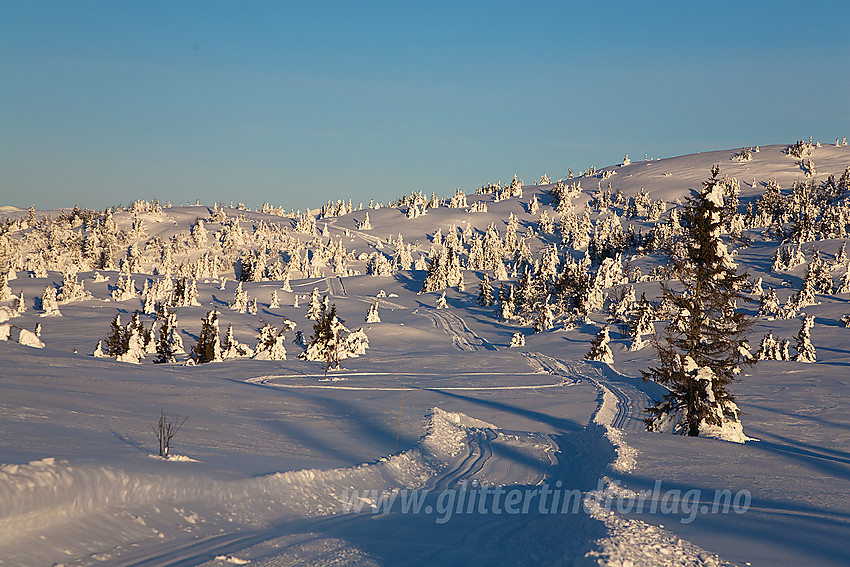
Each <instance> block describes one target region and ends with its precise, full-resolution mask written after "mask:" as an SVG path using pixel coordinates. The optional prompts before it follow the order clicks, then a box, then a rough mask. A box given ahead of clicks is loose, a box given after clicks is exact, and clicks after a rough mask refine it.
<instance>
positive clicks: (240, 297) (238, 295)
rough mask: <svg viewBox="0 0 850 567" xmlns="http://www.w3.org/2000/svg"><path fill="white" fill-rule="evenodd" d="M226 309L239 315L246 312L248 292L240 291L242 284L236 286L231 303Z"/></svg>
mask: <svg viewBox="0 0 850 567" xmlns="http://www.w3.org/2000/svg"><path fill="white" fill-rule="evenodd" d="M228 307H229V308H230V309H232V310H234V311H238V312H239V313H246V312H247V311H248V292H247V291H244V290H243V289H242V282H241V281H240V282H239V283H238V284H236V290H235V291H234V292H233V301H232V302H231V303H229V304H228Z"/></svg>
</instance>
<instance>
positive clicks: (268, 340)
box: [228, 323, 286, 360]
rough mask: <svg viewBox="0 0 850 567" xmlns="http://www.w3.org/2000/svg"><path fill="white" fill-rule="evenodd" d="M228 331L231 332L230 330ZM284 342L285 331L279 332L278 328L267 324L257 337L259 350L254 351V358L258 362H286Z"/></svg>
mask: <svg viewBox="0 0 850 567" xmlns="http://www.w3.org/2000/svg"><path fill="white" fill-rule="evenodd" d="M228 331H230V329H229V328H228ZM284 341H285V339H284V336H283V329H281V331H280V332H278V330H277V327H272V326H271V325H269V324H268V323H266V324H265V325H263V327H262V328H261V329H260V333H259V335H257V348H256V349H254V355H253V356H252V358H255V359H257V360H286V346H285V345H284Z"/></svg>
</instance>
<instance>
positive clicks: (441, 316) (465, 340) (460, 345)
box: [413, 309, 498, 350]
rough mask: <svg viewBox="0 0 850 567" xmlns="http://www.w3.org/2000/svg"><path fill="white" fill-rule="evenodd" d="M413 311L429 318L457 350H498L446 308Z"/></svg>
mask: <svg viewBox="0 0 850 567" xmlns="http://www.w3.org/2000/svg"><path fill="white" fill-rule="evenodd" d="M413 313H414V314H415V315H421V316H423V317H427V318H428V319H430V320H431V321H432V322H433V323H434V326H435V327H437V328H438V329H440V330H441V331H443V332H444V333H446V334H447V335H448V336H449V337H450V338H451V339H452V343H453V344H454V345H455V348H457V349H458V350H483V349H486V350H498V348H497V347H496V346H495V345H491V344H490V343H488V342H487V341H485V340H484V339H482V338H481V337H479V336H478V335H476V334H475V332H474V331H472V330H471V329H470V328H469V327H468V326H467V325H466V322H465V321H464V320H463V319H462V318H461V317H460V316H458V315H456V314H455V313H452V312H451V311H450V310H448V309H436V310H432V309H423V310H419V309H417V310H416V311H414V312H413Z"/></svg>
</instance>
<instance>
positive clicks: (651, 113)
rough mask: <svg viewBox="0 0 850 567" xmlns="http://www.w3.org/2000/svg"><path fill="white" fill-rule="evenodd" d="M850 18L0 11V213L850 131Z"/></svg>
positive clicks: (125, 7) (428, 9) (484, 178)
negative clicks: (0, 207) (10, 207)
mask: <svg viewBox="0 0 850 567" xmlns="http://www.w3.org/2000/svg"><path fill="white" fill-rule="evenodd" d="M848 22H850V2H848V1H847V0H827V1H819V2H811V3H806V2H801V1H799V0H797V1H794V2H785V1H775V0H774V1H755V0H750V1H735V2H725V1H715V0H712V1H701V2H697V1H686V0H677V1H675V2H652V1H650V2H604V1H596V2H567V1H562V2H518V1H516V0H514V1H511V2H500V1H494V0H490V1H487V2H480V3H478V2H439V1H434V0H427V1H422V2H413V1H410V2H408V1H401V0H396V1H389V2H365V1H364V2H356V1H346V2H333V1H313V2H311V1H299V2H286V1H275V2H259V1H250V2H249V1H246V2H241V1H239V2H237V1H232V2H214V1H207V2H188V1H178V0H172V1H169V2H153V1H144V2H129V1H119V0H109V1H103V2H85V1H68V0H61V1H54V2H39V1H23V0H22V1H12V0H0V204H2V205H14V206H19V207H28V206H29V205H30V204H35V205H36V207H37V208H55V207H62V206H72V205H74V204H79V205H80V206H83V207H89V208H105V207H106V206H109V205H115V204H119V203H123V204H125V205H126V204H129V203H130V202H131V201H133V200H134V199H137V198H145V199H153V198H159V199H160V200H162V201H165V200H172V201H173V202H174V203H175V204H178V203H185V202H187V201H192V202H194V200H195V199H196V198H200V199H201V202H202V203H207V204H211V203H212V202H213V201H225V202H229V201H231V200H233V201H234V202H238V201H242V202H244V203H245V204H246V205H248V206H251V207H255V206H258V205H260V204H261V203H263V202H264V201H268V202H270V203H272V204H275V205H282V206H284V207H286V208H302V209H303V208H304V207H306V206H320V205H321V204H323V203H324V202H325V201H326V200H327V199H329V198H349V197H351V198H352V199H353V200H354V202H355V204H356V203H357V202H359V201H365V202H368V200H369V198H371V197H374V198H376V199H379V200H381V201H384V202H386V201H387V200H390V199H393V198H397V197H399V196H400V195H402V194H404V193H407V192H409V191H411V190H414V189H415V190H420V189H421V190H424V191H426V192H427V193H430V192H431V191H436V192H437V193H438V194H440V195H444V196H445V195H449V194H453V193H454V190H455V188H456V187H460V188H462V189H463V190H464V191H466V192H467V193H469V192H473V191H474V190H475V189H476V188H478V187H479V186H480V185H482V184H484V183H486V182H490V181H496V180H499V179H501V180H502V181H503V182H504V181H505V180H509V179H510V178H511V177H512V176H513V174H514V173H516V174H518V175H519V176H520V177H521V178H523V179H524V180H525V181H526V182H527V183H530V182H532V181H535V180H536V179H538V178H539V176H540V175H541V174H542V173H544V172H546V173H548V174H549V175H550V177H552V178H558V177H562V176H565V175H566V172H567V168H568V167H572V168H573V169H574V170H578V169H584V168H586V167H588V166H590V165H597V166H604V165H610V164H612V163H616V162H619V161H620V160H622V158H623V155H624V154H626V153H628V154H630V156H631V158H632V159H633V160H636V159H643V155H644V153H648V154H649V156H650V157H668V156H671V155H681V154H685V153H692V152H697V151H703V150H712V149H723V148H737V147H741V146H745V145H746V146H750V145H756V144H760V145H766V144H773V143H791V142H794V141H796V140H798V139H802V138H808V136H810V135H811V136H814V137H815V139H817V140H821V141H824V142H832V141H834V140H835V138H836V136H850V33H848V31H847V30H848V25H850V23H848Z"/></svg>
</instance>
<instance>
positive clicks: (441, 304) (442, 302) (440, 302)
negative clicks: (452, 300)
mask: <svg viewBox="0 0 850 567" xmlns="http://www.w3.org/2000/svg"><path fill="white" fill-rule="evenodd" d="M436 307H437V309H448V308H449V304H448V303H447V302H446V292H445V291H444V292H443V293H441V294H440V297H438V298H437V305H436Z"/></svg>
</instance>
